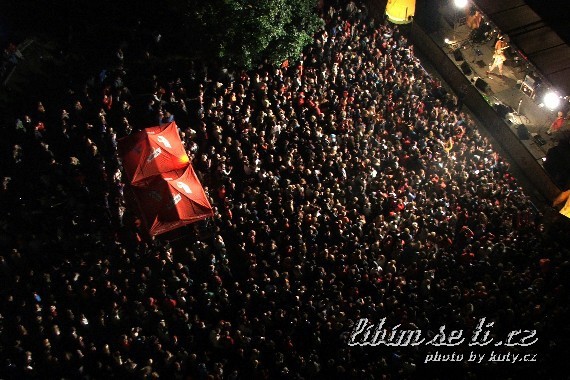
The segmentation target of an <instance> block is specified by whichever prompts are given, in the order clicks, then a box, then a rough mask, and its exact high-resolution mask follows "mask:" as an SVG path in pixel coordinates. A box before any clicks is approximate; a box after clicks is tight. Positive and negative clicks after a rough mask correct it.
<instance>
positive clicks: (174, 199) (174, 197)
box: [131, 165, 213, 235]
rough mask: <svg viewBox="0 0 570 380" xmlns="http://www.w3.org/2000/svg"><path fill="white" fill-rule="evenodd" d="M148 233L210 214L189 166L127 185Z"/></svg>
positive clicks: (210, 209)
mask: <svg viewBox="0 0 570 380" xmlns="http://www.w3.org/2000/svg"><path fill="white" fill-rule="evenodd" d="M131 188H132V190H133V192H134V194H135V197H136V199H137V202H138V204H139V208H140V210H141V213H142V219H143V221H144V224H145V225H146V227H147V229H148V231H149V234H150V235H159V234H162V233H165V232H168V231H171V230H174V229H176V228H179V227H182V226H184V225H186V224H190V223H194V222H197V221H199V220H202V219H205V218H208V217H210V216H212V215H213V211H212V206H210V202H208V198H207V197H206V194H205V192H204V189H203V188H202V185H201V184H200V181H199V180H198V177H197V176H196V173H195V172H194V169H193V168H192V166H191V165H189V166H188V167H187V168H186V170H184V171H181V170H178V171H173V172H170V173H164V174H162V175H160V176H155V177H154V178H153V179H152V180H151V181H150V182H148V184H147V185H146V186H133V187H131Z"/></svg>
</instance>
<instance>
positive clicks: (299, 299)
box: [0, 3, 570, 379]
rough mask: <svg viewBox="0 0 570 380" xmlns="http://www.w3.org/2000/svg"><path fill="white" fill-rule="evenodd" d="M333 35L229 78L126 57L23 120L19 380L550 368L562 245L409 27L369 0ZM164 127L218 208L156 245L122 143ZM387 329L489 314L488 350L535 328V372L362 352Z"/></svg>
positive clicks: (10, 260)
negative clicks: (421, 52)
mask: <svg viewBox="0 0 570 380" xmlns="http://www.w3.org/2000/svg"><path fill="white" fill-rule="evenodd" d="M325 20H326V24H325V27H324V28H323V29H322V31H320V32H318V33H317V35H316V36H315V41H314V43H313V44H311V45H310V46H309V47H308V48H307V49H306V50H305V52H304V54H303V56H302V57H301V58H300V59H299V60H298V61H295V62H293V61H291V62H286V63H284V64H283V65H281V66H279V67H277V66H272V65H269V64H266V65H262V66H260V67H259V68H257V69H256V70H252V71H242V72H228V71H224V72H223V73H222V74H221V75H216V77H213V76H212V75H211V74H209V73H208V71H207V70H206V69H204V68H201V67H198V66H197V65H196V66H193V67H191V68H188V69H187V70H186V71H185V72H184V73H180V75H179V73H173V72H168V71H166V74H164V73H161V74H157V73H158V71H157V72H152V71H150V70H151V68H152V65H150V64H149V62H150V60H151V59H152V57H150V55H148V54H147V55H146V56H145V58H143V59H146V60H149V61H144V62H142V63H140V62H138V63H135V62H129V51H128V49H125V50H124V51H123V50H121V51H120V55H119V54H117V62H116V65H115V66H114V67H111V68H108V69H107V70H106V71H104V72H102V73H101V74H100V75H99V76H97V77H93V78H91V79H90V80H89V81H88V82H87V83H84V84H82V86H80V87H74V88H70V89H69V91H68V94H67V95H66V96H67V99H68V101H67V103H65V104H59V105H54V104H51V105H48V103H45V101H46V100H44V101H43V102H38V103H36V104H35V105H34V107H33V109H32V110H31V111H30V112H29V113H28V114H26V115H22V117H21V118H20V119H19V120H17V121H16V123H15V128H14V130H13V131H12V132H11V133H12V134H11V140H10V144H9V145H6V146H5V147H4V148H5V149H3V153H4V157H2V162H3V164H2V170H3V172H2V180H3V181H2V185H3V186H2V191H1V193H0V194H1V201H2V210H3V213H2V217H1V219H0V221H1V227H2V228H1V229H0V245H1V247H2V251H1V253H0V279H1V283H2V287H1V288H0V359H1V360H2V361H1V362H0V372H2V373H3V374H5V376H6V378H22V377H37V378H52V377H58V378H59V377H61V378H86V379H89V378H91V379H99V378H103V377H105V376H113V377H114V376H116V377H119V376H126V377H136V378H151V379H154V378H159V377H162V378H168V379H170V378H173V379H183V378H191V379H252V378H266V379H269V378H271V379H273V378H283V379H301V378H305V379H309V378H324V377H330V378H363V379H379V378H407V377H414V376H419V375H420V374H421V376H425V377H430V376H437V375H438V374H441V373H446V374H447V375H457V376H459V375H460V374H461V375H464V374H470V375H471V378H475V377H476V376H477V375H479V374H485V373H498V372H496V371H503V370H504V371H509V372H508V373H511V374H512V373H516V371H522V370H524V371H531V372H532V373H536V374H538V375H541V374H542V375H543V377H544V378H548V377H549V376H554V375H553V374H556V373H558V372H556V371H557V370H556V368H555V366H556V365H559V364H563V363H561V362H558V361H557V360H558V359H560V358H562V357H563V356H562V355H563V354H564V353H565V352H566V353H567V352H568V351H567V347H568V346H567V344H568V336H569V335H568V327H567V325H566V322H567V320H568V290H567V287H568V278H569V277H568V275H569V274H570V273H569V265H568V262H567V261H565V260H567V258H566V257H565V255H566V254H567V252H568V251H567V249H566V248H564V247H562V246H561V245H560V244H559V243H558V242H557V241H555V240H551V239H549V238H548V236H547V234H546V233H545V232H544V226H543V225H542V224H541V219H540V215H539V214H538V212H537V211H536V210H535V209H534V207H533V205H532V204H531V202H530V201H529V199H528V198H527V197H526V196H525V194H524V193H523V191H522V189H521V188H520V187H519V185H518V184H517V181H516V179H515V178H513V177H512V176H511V174H510V173H509V165H508V163H507V162H506V161H504V160H503V159H502V158H501V157H500V156H499V155H498V154H497V153H496V152H495V151H494V150H493V147H492V146H491V144H490V143H489V141H488V140H487V139H486V138H485V137H483V136H482V135H481V134H480V133H479V132H478V130H477V126H476V125H475V122H474V120H472V119H471V118H470V117H469V116H468V115H467V114H465V113H464V112H462V110H461V104H459V102H458V101H457V98H456V97H454V96H453V95H452V94H450V93H448V92H447V91H445V89H444V88H443V87H442V86H441V85H440V84H439V83H438V81H437V80H436V79H434V78H433V77H432V76H431V75H430V74H428V73H427V72H426V71H425V70H424V69H423V67H422V66H421V64H420V61H419V60H418V59H417V58H416V57H415V55H414V49H413V46H412V45H411V44H409V42H408V40H407V38H406V37H405V35H404V34H402V33H401V32H400V31H399V28H398V27H397V26H393V25H390V24H387V23H382V22H376V21H374V20H373V19H372V18H370V17H368V16H367V14H366V8H364V7H362V6H356V5H355V4H354V3H350V5H349V6H347V7H343V8H342V9H334V8H331V9H330V11H327V12H326V15H325ZM141 68H144V70H143V69H141ZM141 83H142V85H141ZM134 86H139V87H140V86H146V87H145V89H146V90H148V91H146V92H147V93H149V94H150V95H148V96H139V94H138V92H139V91H137V92H135V91H133V90H132V88H134ZM140 93H143V92H142V91H140ZM50 107H51V108H50ZM170 121H176V123H177V125H178V126H179V129H180V135H181V138H182V141H183V143H184V144H185V147H186V149H187V151H188V154H189V156H190V157H191V160H192V163H193V166H194V168H195V170H196V172H197V174H198V175H199V178H200V180H201V183H202V184H203V186H204V188H205V190H206V192H207V194H208V195H209V197H210V199H211V204H212V205H213V207H214V209H215V217H214V218H213V219H211V220H208V221H205V222H200V223H197V224H196V225H194V226H192V227H190V228H185V229H183V230H182V231H179V234H178V235H177V236H176V239H171V241H169V240H167V239H166V238H164V237H160V236H159V237H156V238H154V237H152V238H151V237H148V236H146V234H145V232H144V229H145V226H144V225H141V223H140V220H139V219H138V218H137V210H136V208H134V207H131V206H130V203H129V189H128V185H127V184H126V182H127V179H126V178H124V176H123V175H122V172H121V163H120V160H119V158H118V156H117V150H116V148H117V140H118V139H119V138H121V137H123V136H126V135H128V134H130V133H131V132H132V131H135V130H137V129H139V128H141V127H144V126H150V125H153V124H154V125H156V124H161V123H167V122H170ZM383 317H386V321H387V325H388V326H394V325H397V324H401V326H402V328H407V329H421V330H422V331H424V332H425V333H426V334H428V335H430V336H433V334H435V333H436V332H437V331H438V328H439V327H440V326H442V325H446V326H449V327H450V328H454V329H465V330H466V331H471V330H472V329H473V328H474V326H475V324H476V322H477V321H478V320H479V318H482V317H485V318H487V319H488V320H492V321H494V322H495V326H494V328H493V330H492V331H493V334H495V335H496V337H501V336H506V335H507V334H508V333H509V332H510V331H511V330H516V329H536V330H537V336H538V338H539V341H538V342H537V343H536V344H535V345H533V346H530V347H520V348H514V350H521V352H523V353H524V352H530V353H538V360H539V363H518V364H514V365H510V366H506V367H505V366H501V365H495V364H493V363H483V364H477V363H468V362H466V361H465V362H463V363H458V364H453V363H440V364H439V365H438V364H425V363H424V359H425V355H426V353H427V352H428V351H426V350H427V348H426V347H416V348H404V347H396V348H394V347H376V348H374V347H350V346H349V345H348V344H347V343H348V338H349V332H350V331H351V329H352V328H353V327H354V325H355V323H356V322H357V321H358V320H359V319H360V318H368V319H369V320H370V321H378V320H380V319H381V318H383ZM463 349H465V350H468V349H470V347H466V346H461V347H457V348H456V350H463ZM466 352H468V351H466ZM557 355H560V356H557ZM549 371H550V372H549ZM440 376H441V375H440ZM0 377H2V376H0Z"/></svg>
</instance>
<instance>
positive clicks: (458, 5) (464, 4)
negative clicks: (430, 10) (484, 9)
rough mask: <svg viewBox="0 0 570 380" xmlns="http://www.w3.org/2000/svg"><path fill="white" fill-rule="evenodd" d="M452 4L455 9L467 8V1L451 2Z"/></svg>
mask: <svg viewBox="0 0 570 380" xmlns="http://www.w3.org/2000/svg"><path fill="white" fill-rule="evenodd" d="M453 4H455V6H456V7H457V8H465V7H466V6H467V0H453Z"/></svg>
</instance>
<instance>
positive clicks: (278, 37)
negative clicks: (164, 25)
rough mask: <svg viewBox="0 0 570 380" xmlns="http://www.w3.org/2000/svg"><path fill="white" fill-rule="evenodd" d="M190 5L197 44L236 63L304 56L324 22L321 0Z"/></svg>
mask: <svg viewBox="0 0 570 380" xmlns="http://www.w3.org/2000/svg"><path fill="white" fill-rule="evenodd" d="M185 6H186V7H187V8H186V9H187V12H186V19H187V20H188V24H187V25H188V26H189V27H188V29H187V31H188V32H189V34H190V36H189V37H190V38H193V39H195V42H196V43H195V44H194V46H195V48H197V49H201V50H202V52H203V55H205V56H208V57H210V58H214V59H216V60H218V61H219V62H221V63H224V64H229V65H232V66H240V67H252V66H253V65H255V64H257V63H260V62H263V61H265V60H268V61H269V62H271V63H281V62H282V61H284V60H285V59H288V58H295V57H298V56H299V54H300V53H301V51H302V50H303V47H304V46H305V45H307V44H308V43H309V42H311V41H312V36H313V33H315V32H316V31H317V30H318V29H319V28H320V27H321V26H322V20H321V19H320V17H319V15H318V14H317V11H316V1H315V0H260V1H252V0H212V1H198V0H189V1H188V2H187V3H186V4H185Z"/></svg>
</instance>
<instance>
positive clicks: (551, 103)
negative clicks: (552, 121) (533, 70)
mask: <svg viewBox="0 0 570 380" xmlns="http://www.w3.org/2000/svg"><path fill="white" fill-rule="evenodd" d="M542 101H543V103H544V105H545V106H546V107H548V108H550V109H551V110H554V109H556V108H558V106H559V105H560V96H558V94H557V93H555V92H552V91H549V92H547V93H546V94H545V95H544V98H543V99H542Z"/></svg>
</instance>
